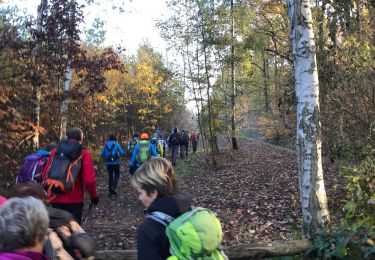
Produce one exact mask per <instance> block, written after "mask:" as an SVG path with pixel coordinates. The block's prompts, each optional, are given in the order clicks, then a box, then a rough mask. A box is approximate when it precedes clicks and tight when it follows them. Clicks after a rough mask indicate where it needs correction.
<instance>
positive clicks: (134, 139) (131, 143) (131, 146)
mask: <svg viewBox="0 0 375 260" xmlns="http://www.w3.org/2000/svg"><path fill="white" fill-rule="evenodd" d="M138 137H139V135H138V134H133V136H132V138H131V139H130V140H129V142H128V144H127V146H126V157H128V158H129V159H131V157H132V155H133V151H134V146H135V144H136V143H138Z"/></svg>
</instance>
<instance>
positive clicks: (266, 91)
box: [263, 53, 270, 115]
mask: <svg viewBox="0 0 375 260" xmlns="http://www.w3.org/2000/svg"><path fill="white" fill-rule="evenodd" d="M263 80H264V86H263V94H264V112H265V113H266V115H268V114H269V112H270V100H269V99H270V98H269V73H268V59H267V57H266V53H263Z"/></svg>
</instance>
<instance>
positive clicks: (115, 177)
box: [101, 135, 125, 197]
mask: <svg viewBox="0 0 375 260" xmlns="http://www.w3.org/2000/svg"><path fill="white" fill-rule="evenodd" d="M101 156H102V157H103V158H104V160H105V163H106V165H107V171H108V196H109V197H112V196H113V195H115V196H116V195H117V184H118V181H119V178H120V156H125V154H124V151H123V150H122V148H121V145H120V144H119V143H117V142H116V136H115V135H110V137H109V139H108V141H107V142H106V143H105V145H104V147H103V150H102V153H101Z"/></svg>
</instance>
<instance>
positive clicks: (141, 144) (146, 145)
mask: <svg viewBox="0 0 375 260" xmlns="http://www.w3.org/2000/svg"><path fill="white" fill-rule="evenodd" d="M150 158H151V151H150V142H149V141H147V140H141V141H138V154H137V162H138V163H145V162H147V161H148V160H149V159H150Z"/></svg>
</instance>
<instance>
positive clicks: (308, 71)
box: [288, 0, 329, 239]
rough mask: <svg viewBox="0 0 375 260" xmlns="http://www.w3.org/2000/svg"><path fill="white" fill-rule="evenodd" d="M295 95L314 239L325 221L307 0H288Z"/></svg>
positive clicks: (303, 191) (304, 195) (308, 225)
mask: <svg viewBox="0 0 375 260" xmlns="http://www.w3.org/2000/svg"><path fill="white" fill-rule="evenodd" d="M288 12H289V17H290V21H291V35H290V38H291V42H292V48H293V61H294V67H295V81H296V83H295V84H296V97H297V134H296V152H297V161H298V172H299V185H300V197H301V204H302V218H303V230H304V233H305V236H306V237H307V238H309V239H310V238H314V237H315V235H316V231H317V229H318V228H322V227H324V226H325V224H326V223H327V222H328V221H329V211H328V203H327V196H326V192H325V188H324V180H323V170H322V158H321V146H322V144H321V128H320V120H319V113H320V111H319V80H318V70H317V65H316V53H315V51H316V48H315V42H314V32H313V27H312V15H311V4H310V0H288Z"/></svg>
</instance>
